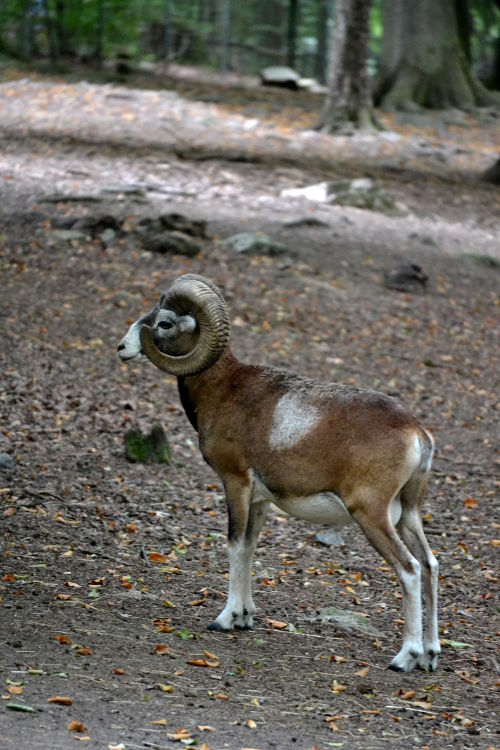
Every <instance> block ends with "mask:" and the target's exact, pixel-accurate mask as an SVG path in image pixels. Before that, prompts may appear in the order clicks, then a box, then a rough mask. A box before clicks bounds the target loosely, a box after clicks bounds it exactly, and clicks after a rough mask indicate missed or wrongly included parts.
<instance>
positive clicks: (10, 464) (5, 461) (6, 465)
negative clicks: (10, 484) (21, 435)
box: [0, 453, 16, 471]
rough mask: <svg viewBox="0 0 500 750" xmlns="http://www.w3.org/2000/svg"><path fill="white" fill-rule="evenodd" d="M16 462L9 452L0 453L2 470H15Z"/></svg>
mask: <svg viewBox="0 0 500 750" xmlns="http://www.w3.org/2000/svg"><path fill="white" fill-rule="evenodd" d="M15 468H16V462H15V461H14V459H13V458H12V456H11V455H10V454H9V453H0V471H13V470H14V469H15Z"/></svg>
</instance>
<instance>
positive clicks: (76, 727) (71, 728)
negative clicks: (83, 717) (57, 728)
mask: <svg viewBox="0 0 500 750" xmlns="http://www.w3.org/2000/svg"><path fill="white" fill-rule="evenodd" d="M86 731H87V727H86V726H84V725H83V724H82V722H81V721H70V722H69V724H68V732H86Z"/></svg>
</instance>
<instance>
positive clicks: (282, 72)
mask: <svg viewBox="0 0 500 750" xmlns="http://www.w3.org/2000/svg"><path fill="white" fill-rule="evenodd" d="M259 75H260V80H261V81H262V85H263V86H279V87H281V88H284V89H294V90H296V89H298V88H299V81H300V76H299V74H298V73H297V72H296V71H295V70H292V68H288V67H286V65H270V66H269V67H268V68H264V69H263V70H261V71H260V74H259Z"/></svg>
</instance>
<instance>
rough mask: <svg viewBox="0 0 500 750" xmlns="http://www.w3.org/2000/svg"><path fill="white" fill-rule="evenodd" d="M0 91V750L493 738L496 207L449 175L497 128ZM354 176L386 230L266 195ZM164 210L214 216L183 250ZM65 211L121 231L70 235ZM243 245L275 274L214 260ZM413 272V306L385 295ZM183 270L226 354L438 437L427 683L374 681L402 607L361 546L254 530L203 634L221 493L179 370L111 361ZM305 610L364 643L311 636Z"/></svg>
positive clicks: (479, 164)
mask: <svg viewBox="0 0 500 750" xmlns="http://www.w3.org/2000/svg"><path fill="white" fill-rule="evenodd" d="M182 93H183V94H185V93H186V92H185V91H182ZM0 95H2V97H3V100H2V110H1V117H0V143H1V157H0V173H1V177H0V185H1V186H2V187H1V188H0V189H1V199H2V202H1V205H0V221H1V226H0V253H1V265H0V268H1V274H2V287H1V298H0V310H1V313H2V317H3V320H4V333H3V346H2V348H1V350H0V363H1V372H2V383H1V391H0V414H1V428H0V452H2V451H3V452H6V453H9V454H10V455H11V456H12V458H13V459H14V461H15V468H14V469H13V470H10V471H9V470H5V471H3V472H2V471H0V480H1V481H0V501H1V507H0V517H1V518H2V550H1V560H2V572H1V574H0V644H1V651H0V653H1V656H0V665H1V680H2V691H3V695H2V699H3V700H2V706H0V712H1V718H0V748H6V749H8V750H11V749H13V748H19V747H22V748H30V750H31V749H33V750H38V749H39V748H50V750H60V749H61V750H63V749H64V750H66V748H69V747H73V746H75V740H77V739H80V740H82V741H83V740H85V741H86V747H89V748H108V747H110V746H116V745H120V743H123V746H124V747H125V748H127V749H129V748H174V747H179V746H181V745H182V744H184V745H185V746H189V745H196V746H197V747H204V748H205V750H208V748H210V749H211V750H217V749H219V748H229V749H230V750H239V749H240V748H250V747H251V748H259V749H260V750H267V749H268V748H278V750H288V749H289V748H298V749H299V748H300V749H302V750H311V749H312V748H317V750H319V749H320V748H321V749H322V750H326V748H329V747H345V748H346V749H348V750H356V749H357V748H363V749H364V750H368V749H371V748H373V749H376V750H379V748H384V747H386V746H388V744H389V743H393V744H394V746H397V747H402V746H404V747H407V748H426V747H427V748H432V750H434V748H439V749H441V748H442V749H444V748H460V749H462V748H464V749H469V748H470V749H471V750H472V748H474V749H477V748H480V749H484V750H486V748H494V747H497V748H498V746H499V742H500V740H499V738H498V734H497V732H498V719H497V716H496V708H495V705H496V701H497V690H498V686H499V683H498V681H497V680H498V662H497V651H496V643H495V640H496V637H497V636H498V634H499V629H500V625H499V623H498V618H497V614H498V605H497V603H496V602H495V598H494V597H495V588H497V587H498V568H497V567H496V565H495V563H496V559H495V557H496V555H495V553H496V552H497V548H498V544H499V543H498V537H499V536H500V534H499V520H500V519H499V518H498V514H497V505H496V497H497V494H496V493H497V491H498V485H499V481H498V480H499V473H500V472H499V469H498V463H496V464H495V450H496V449H497V448H498V424H499V420H498V392H499V382H498V373H499V368H498V330H499V315H498V310H499V307H498V305H499V298H498V288H499V286H498V279H499V267H498V262H499V261H498V259H500V250H499V226H500V199H499V192H498V189H496V188H494V187H493V186H489V185H487V184H483V183H481V182H478V181H476V180H475V179H473V177H472V175H473V173H474V172H476V173H479V172H480V171H481V169H483V168H484V167H486V166H487V163H488V161H493V160H494V159H493V156H494V153H495V152H494V149H495V142H494V137H493V130H492V128H493V120H491V122H490V121H488V122H487V123H486V124H485V121H484V118H483V119H482V118H481V117H479V118H476V119H475V120H474V122H472V119H473V118H472V116H467V117H468V118H470V119H469V120H467V118H466V120H467V122H468V125H469V126H470V127H474V128H475V130H474V131H473V132H474V145H472V144H469V145H468V146H467V150H468V154H464V153H460V149H461V148H464V130H463V129H462V126H460V127H457V128H455V129H454V128H453V127H451V128H450V129H448V130H447V131H446V134H445V135H443V137H442V139H441V140H439V137H438V135H437V133H438V128H439V127H441V126H439V125H437V124H436V123H434V124H432V127H431V126H430V125H429V124H427V129H424V130H422V131H421V132H420V133H419V132H418V131H417V130H416V128H415V127H413V129H412V131H411V133H408V132H406V126H405V124H404V123H403V124H401V123H399V124H398V122H397V121H395V122H392V123H391V127H393V128H394V129H395V130H397V131H398V133H399V136H400V138H399V139H398V140H393V141H390V140H387V139H386V140H384V139H383V137H377V138H378V139H377V138H374V139H366V138H365V139H362V138H361V139H351V140H349V139H346V138H344V139H333V138H332V139H329V138H328V137H326V136H316V135H311V136H310V137H309V138H304V137H303V136H301V130H300V129H299V127H298V125H296V124H295V125H294V122H293V117H292V119H291V120H290V121H289V123H288V126H286V127H285V124H284V119H283V118H284V115H283V114H282V113H281V114H280V113H278V114H277V115H276V116H277V117H278V118H281V119H279V122H274V121H273V117H274V115H275V113H274V112H273V111H271V112H270V115H269V119H265V120H264V119H262V121H260V122H259V123H258V124H257V125H249V124H248V123H249V120H248V117H246V116H245V115H248V114H249V113H248V112H246V111H245V107H247V106H248V104H247V103H245V102H247V99H245V96H246V95H245V92H244V91H242V93H241V101H240V102H238V100H237V99H236V101H233V99H234V92H233V93H232V95H231V96H232V97H233V99H231V101H230V102H229V103H227V102H224V96H223V95H222V94H220V98H222V100H223V101H222V103H221V104H218V105H213V104H200V103H196V102H194V101H188V100H187V99H185V98H183V97H181V96H180V95H179V94H176V95H174V94H170V93H169V92H161V91H159V92H158V91H157V92H153V93H152V92H140V91H138V90H129V89H124V88H123V89H122V88H112V87H107V88H103V87H99V86H89V85H83V84H66V83H64V82H60V81H56V82H54V81H43V80H42V81H40V80H39V81H36V82H32V81H29V80H27V81H20V82H16V81H13V82H11V83H4V84H3V85H2V86H0ZM208 96H209V95H208V89H207V93H206V97H205V98H208ZM252 96H255V100H252V101H253V104H252V106H256V107H257V106H258V104H256V103H255V101H256V100H257V99H258V97H257V96H256V95H255V92H254V93H253V94H252ZM266 96H267V95H266ZM280 96H281V94H280ZM127 97H129V98H127ZM130 97H132V99H130ZM265 101H267V99H265ZM106 102H107V104H106ZM131 102H132V103H131ZM299 104H300V102H297V101H296V102H295V104H294V106H297V108H299ZM224 105H226V106H224ZM259 106H260V105H259ZM231 108H233V109H231ZM265 109H266V107H265V106H264V105H262V106H260V109H259V112H260V113H261V114H260V115H259V117H262V118H264V115H263V114H262V112H263V111H264V110H265ZM234 110H236V112H235V111H234ZM297 111H298V109H297ZM159 112H160V113H161V117H160V114H159ZM228 113H230V114H228ZM91 114H92V119H90V118H91ZM453 116H454V117H457V115H456V113H455V114H454V115H453ZM148 122H149V123H151V126H150V127H149V126H148ZM250 122H251V121H250ZM434 127H435V128H436V130H435V131H433V132H432V133H431V130H432V128H434ZM442 127H445V126H442ZM464 127H465V126H464ZM285 131H286V132H285ZM273 133H274V136H273V135H272V134H273ZM278 136H279V137H278ZM273 137H274V139H275V141H272V138H273ZM180 138H181V139H182V142H181V145H179V143H180V140H179V139H180ZM278 140H279V143H280V144H281V146H280V147H279V148H276V149H275V148H274V146H271V145H270V144H271V142H273V143H274V142H276V141H278ZM312 141H314V143H315V145H314V147H309V146H308V145H307V144H310V143H311V142H312ZM194 146H195V148H194ZM238 149H239V152H240V153H239V154H238ZM307 149H309V151H308V150H307ZM242 150H243V151H244V153H241V152H242ZM311 154H312V155H313V156H314V154H316V156H318V158H313V157H311V160H310V161H309V160H308V161H306V159H308V155H309V156H310V155H311ZM335 154H337V155H340V154H341V163H340V156H339V158H338V159H336V158H335ZM424 154H427V156H426V157H425V156H424ZM252 155H253V156H252ZM320 157H321V158H320ZM241 159H244V161H242V160H241ZM308 165H310V166H308ZM367 174H369V175H371V176H374V177H375V178H376V179H377V181H378V182H379V184H380V185H382V186H383V187H384V188H385V189H386V190H387V191H389V192H390V193H391V194H393V195H394V196H395V197H396V198H397V200H398V201H399V202H400V203H402V204H404V206H405V209H404V212H403V213H402V214H401V215H399V216H386V215H383V214H380V213H376V212H372V211H367V210H360V209H356V208H349V207H341V206H331V205H318V204H314V203H310V202H306V201H304V200H292V199H290V198H284V197H282V196H281V195H280V193H281V190H282V189H284V188H287V187H297V186H305V185H309V184H312V183H315V182H319V181H321V180H324V179H335V178H337V177H339V176H342V177H344V176H346V175H347V176H365V175H367ZM54 194H60V195H59V196H57V195H56V196H55V197H54ZM61 196H66V198H67V199H66V200H63V199H62V197H61ZM58 197H59V198H61V199H59V200H58ZM90 199H92V200H90ZM172 211H176V212H180V213H182V214H184V215H186V216H187V217H189V218H191V219H205V220H206V221H207V222H208V234H209V235H210V236H211V239H205V240H202V251H201V253H200V254H199V255H198V256H197V257H195V258H187V257H184V256H181V255H159V254H156V253H151V252H147V251H145V250H144V249H143V247H142V244H141V241H140V238H139V235H138V234H137V232H136V229H137V225H138V223H139V221H140V220H141V219H142V218H144V217H156V216H158V215H160V214H165V213H169V212H172ZM88 215H92V216H95V217H97V218H98V217H99V216H105V215H107V216H109V215H111V216H113V217H115V218H116V219H117V221H118V224H119V226H120V229H119V231H116V232H114V233H112V234H111V235H110V234H109V233H108V235H106V236H104V235H102V234H99V235H97V236H91V232H88V236H83V237H82V236H80V235H79V234H78V233H76V234H73V235H72V234H71V230H69V231H70V233H69V234H68V233H66V234H65V232H66V230H65V229H64V227H67V226H70V225H71V221H69V219H70V218H71V217H80V218H81V217H84V216H88ZM300 218H307V219H308V220H309V223H308V222H305V223H303V224H302V225H300V226H295V227H294V226H287V224H288V223H289V222H292V221H294V220H297V219H300ZM311 219H317V220H320V221H321V222H322V224H312V225H311V223H310V220H311ZM257 230H260V231H264V232H266V233H268V234H269V235H271V236H272V237H273V238H274V239H276V240H278V241H280V242H282V243H284V244H285V245H286V246H287V247H288V248H289V250H290V257H289V258H288V257H278V258H270V257H267V256H255V257H251V258H248V257H244V256H241V255H236V254H235V253H234V252H232V251H229V250H226V249H224V248H223V247H222V245H221V244H220V243H219V242H218V240H219V239H221V238H222V239H224V238H227V237H229V236H230V235H232V234H234V233H236V232H240V231H257ZM84 234H85V233H84ZM495 259H497V260H495ZM408 261H409V262H413V263H418V264H419V265H420V266H421V267H422V268H423V269H424V271H425V272H426V274H427V275H428V277H429V282H428V284H427V288H426V290H424V289H421V290H417V291H416V292H415V293H401V292H398V291H395V290H390V289H388V288H386V287H385V286H384V284H383V274H384V272H385V271H390V270H392V269H394V268H397V267H398V266H399V265H400V264H401V263H403V262H408ZM186 272H195V273H200V274H203V275H204V276H206V277H207V278H209V279H211V280H213V281H214V282H215V283H217V284H218V285H220V287H221V288H222V289H223V291H224V294H225V296H226V298H227V300H228V303H229V305H230V308H231V316H232V320H233V329H232V339H231V341H232V347H233V349H234V351H235V353H236V354H237V356H239V357H241V358H242V359H244V360H249V361H258V362H263V363H267V364H273V365H276V366H280V367H287V368H290V369H293V370H295V371H298V372H300V373H301V374H304V375H307V376H314V377H317V378H321V379H331V380H337V381H343V382H348V383H355V384H357V385H360V386H366V387H371V388H377V389H379V390H382V391H384V392H386V393H390V394H396V395H398V396H399V397H400V398H401V399H403V400H404V401H405V402H406V403H408V404H409V405H410V406H411V407H412V408H413V409H414V411H415V413H416V414H417V415H418V416H419V417H420V418H421V419H422V420H423V422H424V423H425V424H426V425H427V426H428V427H429V428H430V429H431V430H432V431H433V433H434V435H435V437H436V443H437V455H436V459H435V464H434V470H433V475H432V481H431V483H430V486H429V489H428V492H427V497H426V503H425V526H426V531H427V534H428V538H429V540H430V541H431V545H432V546H433V548H434V549H435V550H436V552H437V553H438V557H439V561H440V573H441V581H440V633H441V636H442V638H443V653H442V656H441V659H440V663H439V667H438V671H437V672H436V673H434V674H427V673H424V672H415V673H413V674H410V675H403V674H399V673H394V672H391V671H388V670H387V665H388V663H389V662H390V660H391V658H392V656H393V655H394V654H395V652H396V651H397V650H398V648H399V645H398V643H399V640H400V633H401V625H402V621H401V609H400V606H401V596H400V593H399V590H398V586H397V582H396V579H395V576H394V575H393V573H392V571H391V570H390V569H389V567H388V566H387V565H386V564H385V563H384V562H383V561H382V560H381V559H380V558H379V557H378V556H377V554H376V553H375V552H374V551H373V550H372V549H371V547H369V545H368V544H367V542H366V541H365V539H364V538H363V536H362V534H361V532H359V531H358V530H357V529H356V528H354V527H350V528H349V529H346V530H344V531H343V532H342V535H343V537H344V542H345V544H344V546H342V547H327V546H324V545H322V544H320V543H319V542H318V541H316V538H315V535H316V533H317V531H318V529H316V528H313V527H311V526H309V525H307V524H306V523H303V522H301V521H298V520H296V519H292V518H287V517H285V516H283V515H282V514H279V513H277V512H274V513H272V514H271V516H270V518H269V520H268V523H267V525H266V527H265V530H264V532H263V534H262V537H261V542H260V544H259V547H258V550H257V555H256V563H255V566H254V570H255V577H254V596H255V600H256V604H257V606H258V610H259V612H258V618H257V622H256V627H255V630H254V631H253V632H244V633H235V634H223V633H213V632H208V631H207V629H206V627H207V625H208V624H209V623H210V622H211V621H212V620H213V619H214V617H215V616H216V615H217V614H218V612H219V611H220V610H221V609H222V607H223V603H224V598H225V591H226V587H227V557H226V549H225V531H226V514H225V507H224V498H223V494H222V489H221V484H220V481H219V479H218V477H216V476H215V475H214V474H213V473H212V472H211V470H210V469H209V468H208V467H207V466H206V465H205V464H204V462H203V461H202V459H201V457H200V455H199V452H198V450H197V437H196V434H195V433H194V431H193V430H192V429H191V428H190V426H189V423H188V421H187V419H186V417H185V415H184V413H183V411H182V409H181V407H180V404H179V400H178V396H177V391H176V383H175V381H174V379H173V378H170V377H166V376H165V375H164V374H163V373H160V372H159V371H157V370H155V369H154V368H153V367H150V366H143V367H136V368H131V367H126V366H125V365H120V364H119V363H118V361H117V359H116V357H115V349H116V345H117V343H118V341H119V340H120V338H121V337H122V336H123V335H124V333H125V331H126V329H127V326H128V325H129V324H130V323H131V322H132V321H133V320H134V319H136V318H137V317H139V315H140V314H141V313H142V312H144V311H146V310H147V309H149V308H150V307H151V305H152V303H153V302H154V301H155V300H156V298H157V296H158V294H159V293H160V291H161V290H162V289H163V288H165V287H166V286H167V285H168V284H169V283H170V282H171V281H172V280H173V279H175V278H176V277H177V276H178V275H180V274H182V273H186ZM155 421H161V422H162V424H163V425H164V427H165V429H166V430H167V434H168V438H169V441H170V444H171V448H172V456H173V461H172V464H171V465H170V466H168V467H167V466H164V465H158V464H149V465H142V464H132V463H128V462H127V460H126V459H125V453H124V445H123V440H124V433H125V432H126V430H127V429H128V428H129V427H130V426H131V425H134V426H137V427H139V428H141V429H143V430H145V431H147V430H149V429H150V428H151V425H152V424H153V423H154V422H155ZM497 601H498V600H497ZM328 606H335V607H340V608H342V609H345V610H349V611H351V612H354V613H356V614H363V615H365V616H366V618H367V619H368V622H369V624H370V626H371V629H370V631H369V632H368V631H362V630H357V629H350V630H346V629H341V628H340V627H338V626H336V625H334V624H319V623H317V622H315V621H314V618H315V616H316V615H317V613H318V612H319V610H321V609H322V608H324V607H328ZM155 620H156V624H155ZM159 621H161V622H160V623H159ZM279 623H282V624H284V627H281V625H279ZM158 627H160V628H161V630H162V631H163V632H160V631H158ZM167 631H168V632H167ZM163 647H165V648H163ZM196 662H198V664H197V663H196ZM54 696H62V697H64V698H69V699H71V705H63V704H61V703H57V702H56V703H50V702H48V701H49V699H51V698H53V697H54ZM66 703H68V701H66ZM16 705H17V706H18V707H19V706H21V708H20V709H19V708H18V710H13V708H14V707H15V706H16ZM23 708H24V710H22V709H23ZM27 708H32V709H34V712H28V711H27V710H26V709H27ZM70 722H76V724H73V725H72V726H73V731H70V729H69V727H70ZM77 730H79V731H77Z"/></svg>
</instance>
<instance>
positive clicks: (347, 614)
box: [312, 607, 383, 637]
mask: <svg viewBox="0 0 500 750" xmlns="http://www.w3.org/2000/svg"><path fill="white" fill-rule="evenodd" d="M312 622H320V623H330V622H331V623H334V624H335V625H337V627H339V628H341V629H342V630H347V631H348V632H352V631H353V630H355V631H359V632H361V633H366V634H367V635H371V636H375V637H382V635H383V634H382V633H381V632H380V631H379V630H377V629H376V628H374V627H373V626H372V625H370V623H369V621H368V618H366V617H365V616H364V615H360V614H358V613H357V612H351V611H350V610H348V609H340V607H325V608H324V609H321V610H320V612H319V614H318V615H317V616H316V617H313V618H312Z"/></svg>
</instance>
